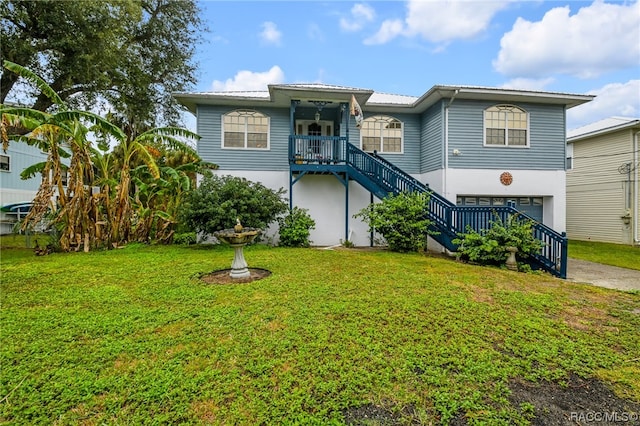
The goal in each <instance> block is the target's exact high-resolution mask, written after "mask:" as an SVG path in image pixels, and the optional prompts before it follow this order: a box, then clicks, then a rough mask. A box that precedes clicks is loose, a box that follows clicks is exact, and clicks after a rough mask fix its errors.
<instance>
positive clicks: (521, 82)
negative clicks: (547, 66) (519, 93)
mask: <svg viewBox="0 0 640 426" xmlns="http://www.w3.org/2000/svg"><path fill="white" fill-rule="evenodd" d="M554 81H555V79H554V78H553V77H547V78H538V79H535V78H514V79H511V80H509V81H507V82H506V83H504V84H503V85H502V86H501V87H502V88H503V89H520V90H545V88H546V87H547V86H548V85H550V84H551V83H553V82H554Z"/></svg>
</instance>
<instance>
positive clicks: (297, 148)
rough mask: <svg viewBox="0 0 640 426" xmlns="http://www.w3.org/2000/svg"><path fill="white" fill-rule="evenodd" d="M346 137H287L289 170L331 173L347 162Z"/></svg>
mask: <svg viewBox="0 0 640 426" xmlns="http://www.w3.org/2000/svg"><path fill="white" fill-rule="evenodd" d="M347 139H348V138H347V137H346V136H303V135H291V136H289V164H290V166H291V170H309V171H311V170H315V171H323V170H324V171H327V172H329V171H332V170H334V171H335V170H336V169H339V168H343V167H344V166H345V165H346V160H347Z"/></svg>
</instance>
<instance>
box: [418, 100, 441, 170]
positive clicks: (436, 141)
mask: <svg viewBox="0 0 640 426" xmlns="http://www.w3.org/2000/svg"><path fill="white" fill-rule="evenodd" d="M443 124H444V113H443V103H442V102H438V103H436V104H435V105H433V106H432V107H431V108H429V109H428V110H426V111H425V112H424V114H422V130H421V133H420V135H421V136H420V137H421V138H422V149H421V150H420V164H421V167H420V173H426V172H431V171H433V170H439V169H442V168H443V167H444V153H443V151H444V125H443Z"/></svg>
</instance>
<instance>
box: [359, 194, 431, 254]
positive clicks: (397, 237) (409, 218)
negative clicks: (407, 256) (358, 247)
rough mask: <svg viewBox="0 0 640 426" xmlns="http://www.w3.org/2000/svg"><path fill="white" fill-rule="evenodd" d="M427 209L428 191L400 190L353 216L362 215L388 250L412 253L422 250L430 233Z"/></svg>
mask: <svg viewBox="0 0 640 426" xmlns="http://www.w3.org/2000/svg"><path fill="white" fill-rule="evenodd" d="M428 211H429V195H428V194H425V193H418V192H411V193H408V192H403V193H400V194H398V195H392V196H389V197H387V198H385V199H384V200H382V202H380V203H375V204H371V205H370V206H369V207H365V208H364V209H362V210H360V212H358V213H357V214H355V215H354V217H356V218H362V220H363V221H364V222H365V223H367V224H368V225H369V231H376V232H378V233H379V234H381V235H382V236H383V237H384V239H385V240H386V242H387V244H388V245H389V250H392V251H398V252H412V251H420V250H424V249H426V248H427V236H428V235H429V234H433V232H432V231H429V226H430V225H431V221H430V220H429V219H428V216H427V214H428Z"/></svg>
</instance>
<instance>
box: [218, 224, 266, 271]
mask: <svg viewBox="0 0 640 426" xmlns="http://www.w3.org/2000/svg"><path fill="white" fill-rule="evenodd" d="M260 232H262V231H261V230H260V229H256V228H244V227H243V226H242V225H241V224H240V220H238V223H237V224H236V226H234V227H233V229H223V230H222V231H218V232H214V233H213V235H214V236H215V237H216V238H217V239H219V240H220V241H224V242H225V243H227V244H229V245H230V246H231V247H233V250H234V255H233V262H231V272H230V273H229V276H230V277H231V278H233V279H240V278H249V277H250V276H251V273H250V272H249V267H248V266H249V265H247V261H246V260H245V259H244V246H246V245H247V244H249V243H250V242H251V241H253V239H254V238H255V237H257V236H258V235H259V234H260Z"/></svg>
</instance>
